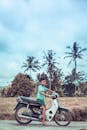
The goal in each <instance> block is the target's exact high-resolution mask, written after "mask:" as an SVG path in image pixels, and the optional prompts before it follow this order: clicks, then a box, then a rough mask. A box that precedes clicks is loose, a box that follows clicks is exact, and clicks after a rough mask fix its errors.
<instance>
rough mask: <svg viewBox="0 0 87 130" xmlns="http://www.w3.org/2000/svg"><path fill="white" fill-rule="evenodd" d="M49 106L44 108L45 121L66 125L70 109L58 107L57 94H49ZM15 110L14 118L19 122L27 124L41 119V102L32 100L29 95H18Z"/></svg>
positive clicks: (68, 122)
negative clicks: (50, 102)
mask: <svg viewBox="0 0 87 130" xmlns="http://www.w3.org/2000/svg"><path fill="white" fill-rule="evenodd" d="M51 98H52V104H51V107H50V108H48V109H46V121H55V122H56V124H58V125H59V126H67V125H69V124H70V122H71V114H70V111H69V110H68V109H66V108H63V107H60V105H59V100H58V94H57V93H53V94H52V95H51ZM17 102H18V103H17V105H16V107H15V108H14V110H15V119H16V121H17V122H18V123H20V124H28V123H31V122H32V121H42V119H43V115H42V109H41V104H40V103H39V102H38V101H35V100H32V99H30V98H29V97H25V96H19V97H18V98H17Z"/></svg>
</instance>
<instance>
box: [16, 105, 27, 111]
mask: <svg viewBox="0 0 87 130" xmlns="http://www.w3.org/2000/svg"><path fill="white" fill-rule="evenodd" d="M25 105H26V104H23V103H17V105H16V106H15V108H14V110H16V109H17V108H18V107H20V106H25Z"/></svg>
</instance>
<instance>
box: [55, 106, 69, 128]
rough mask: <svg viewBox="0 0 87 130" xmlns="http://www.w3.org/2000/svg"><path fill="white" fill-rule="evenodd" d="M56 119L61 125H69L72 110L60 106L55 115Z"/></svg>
mask: <svg viewBox="0 0 87 130" xmlns="http://www.w3.org/2000/svg"><path fill="white" fill-rule="evenodd" d="M54 121H55V122H56V123H57V124H58V125H59V126H67V125H69V124H70V122H71V114H70V111H69V110H67V109H64V108H60V109H59V110H58V111H57V113H56V115H55V117H54Z"/></svg>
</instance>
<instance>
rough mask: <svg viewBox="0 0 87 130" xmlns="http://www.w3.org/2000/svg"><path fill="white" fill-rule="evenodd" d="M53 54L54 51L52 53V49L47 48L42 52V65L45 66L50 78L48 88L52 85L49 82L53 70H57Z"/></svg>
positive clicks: (52, 75)
mask: <svg viewBox="0 0 87 130" xmlns="http://www.w3.org/2000/svg"><path fill="white" fill-rule="evenodd" d="M55 54H56V53H54V52H53V50H48V52H47V54H46V53H45V52H44V56H43V59H44V63H43V65H42V66H47V73H48V77H49V79H50V85H49V88H50V89H51V87H52V86H51V83H52V80H53V77H54V72H56V71H57V70H58V67H57V64H58V62H56V59H55V57H54V56H55Z"/></svg>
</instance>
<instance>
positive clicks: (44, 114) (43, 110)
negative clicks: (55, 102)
mask: <svg viewBox="0 0 87 130" xmlns="http://www.w3.org/2000/svg"><path fill="white" fill-rule="evenodd" d="M42 115H43V119H42V124H43V125H45V120H46V107H45V106H43V107H42Z"/></svg>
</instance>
